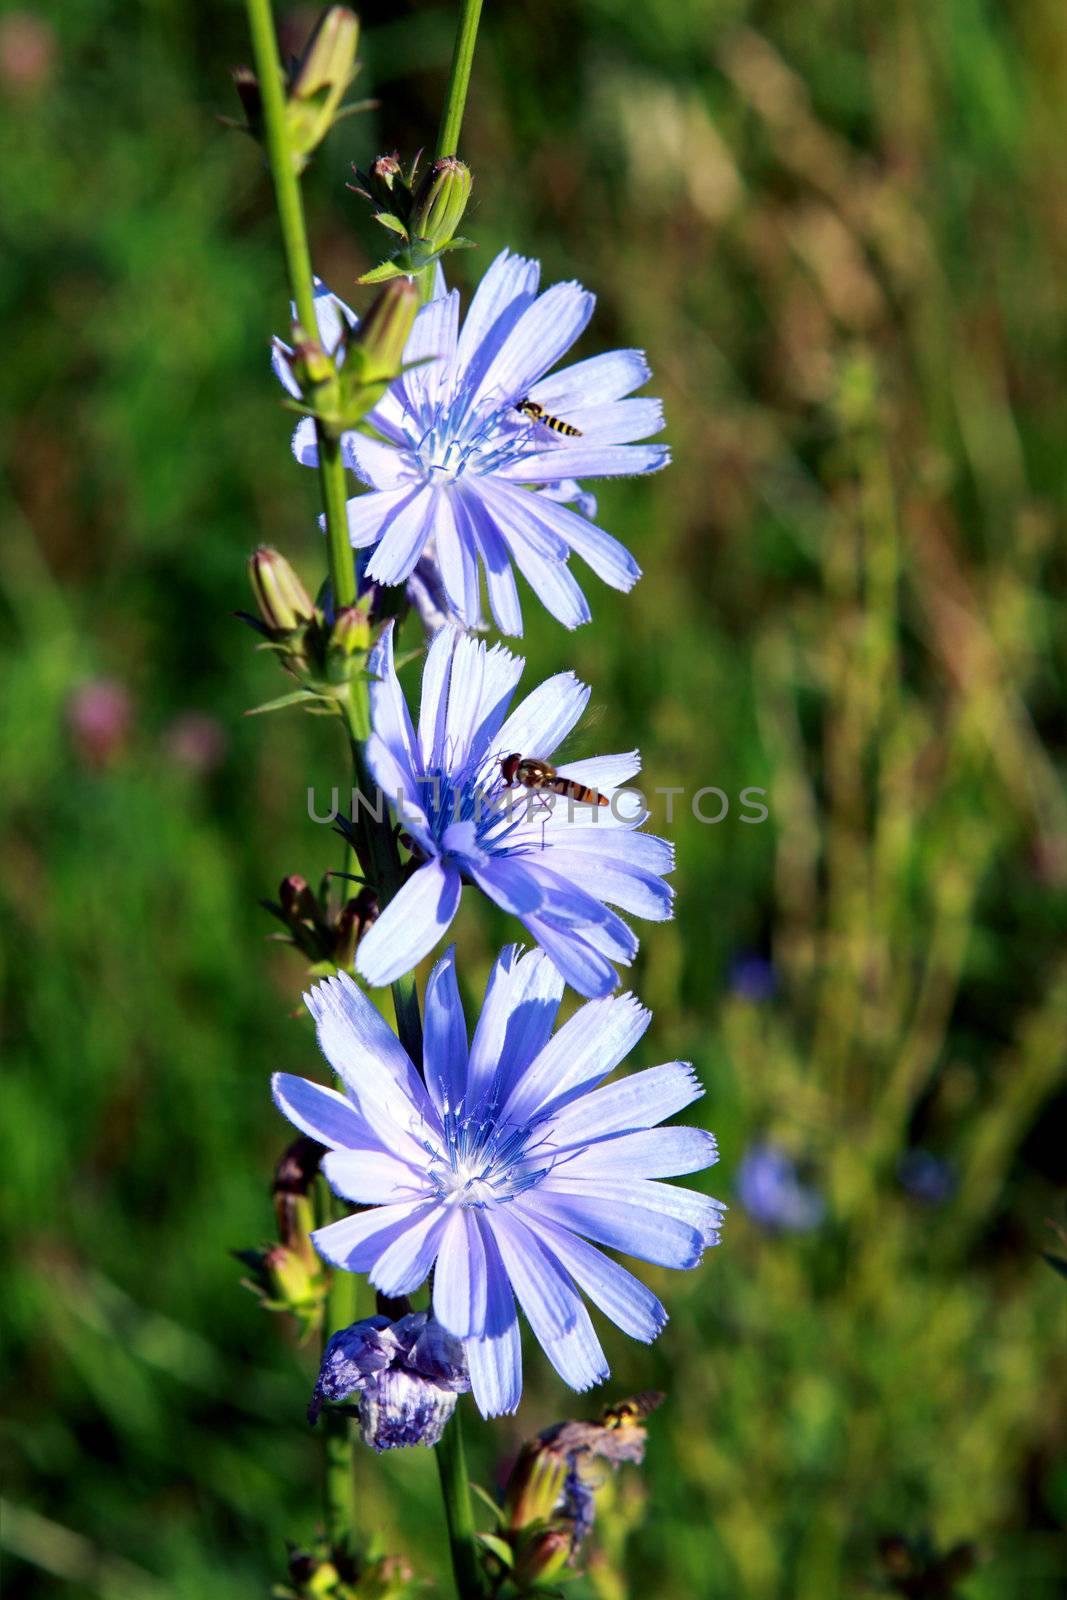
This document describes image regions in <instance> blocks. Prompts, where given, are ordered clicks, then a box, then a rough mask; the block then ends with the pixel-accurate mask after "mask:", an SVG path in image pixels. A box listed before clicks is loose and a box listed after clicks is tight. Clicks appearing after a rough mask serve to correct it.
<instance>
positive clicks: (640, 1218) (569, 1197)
mask: <svg viewBox="0 0 1067 1600" xmlns="http://www.w3.org/2000/svg"><path fill="white" fill-rule="evenodd" d="M537 1208H538V1211H539V1213H540V1214H541V1215H542V1216H544V1217H547V1219H548V1220H549V1221H550V1222H558V1223H559V1225H560V1226H561V1227H563V1228H569V1229H570V1230H571V1231H572V1232H574V1233H582V1234H585V1236H586V1237H587V1238H589V1239H595V1240H596V1242H597V1243H598V1244H606V1245H607V1246H608V1247H609V1248H610V1249H612V1250H621V1251H622V1252H623V1253H624V1254H625V1255H631V1256H640V1257H641V1258H642V1260H644V1261H652V1262H655V1263H656V1265H657V1266H661V1267H679V1268H687V1267H695V1266H696V1264H697V1262H698V1261H699V1260H700V1258H701V1256H702V1255H703V1253H704V1239H703V1236H702V1235H701V1234H700V1233H699V1232H698V1231H697V1229H696V1228H693V1227H690V1226H689V1225H688V1224H687V1223H685V1222H681V1221H679V1219H678V1218H677V1217H672V1216H668V1215H666V1214H665V1213H663V1212H662V1211H649V1210H648V1208H647V1207H646V1206H644V1205H643V1204H640V1203H636V1202H632V1201H623V1200H616V1199H610V1200H609V1199H605V1198H604V1197H603V1196H601V1195H598V1194H597V1193H596V1192H595V1190H590V1192H589V1194H584V1193H583V1194H572V1193H570V1192H569V1191H568V1192H565V1193H561V1194H557V1193H555V1192H554V1189H553V1187H552V1179H551V1178H546V1179H545V1180H544V1182H543V1183H541V1184H540V1186H539V1187H538V1190H537Z"/></svg>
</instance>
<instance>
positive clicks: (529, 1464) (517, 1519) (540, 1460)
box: [504, 1439, 567, 1532]
mask: <svg viewBox="0 0 1067 1600" xmlns="http://www.w3.org/2000/svg"><path fill="white" fill-rule="evenodd" d="M566 1478H567V1458H566V1456H564V1455H560V1454H559V1452H558V1451H555V1450H551V1449H549V1448H548V1446H547V1445H544V1444H542V1443H541V1441H540V1440H539V1439H535V1440H533V1441H532V1443H530V1444H525V1445H523V1447H522V1450H521V1452H520V1454H519V1459H518V1460H517V1461H516V1463H515V1465H514V1467H513V1468H512V1471H511V1477H510V1478H509V1479H508V1486H507V1489H506V1490H505V1491H504V1516H505V1519H506V1521H507V1526H508V1527H509V1528H511V1529H512V1530H513V1531H514V1532H518V1531H519V1530H520V1529H522V1528H526V1527H528V1526H529V1525H530V1524H531V1523H544V1522H547V1521H548V1519H549V1518H550V1517H551V1515H552V1512H553V1510H554V1509H555V1506H556V1502H557V1501H558V1500H559V1497H560V1495H561V1494H562V1493H563V1485H564V1483H565V1482H566Z"/></svg>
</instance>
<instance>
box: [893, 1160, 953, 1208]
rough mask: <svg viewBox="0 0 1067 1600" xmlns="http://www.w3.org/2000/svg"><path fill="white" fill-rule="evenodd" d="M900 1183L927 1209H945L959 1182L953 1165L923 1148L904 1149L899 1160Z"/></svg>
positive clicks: (898, 1176) (898, 1178) (898, 1173)
mask: <svg viewBox="0 0 1067 1600" xmlns="http://www.w3.org/2000/svg"><path fill="white" fill-rule="evenodd" d="M897 1180H898V1182H899V1183H900V1186H901V1188H902V1189H905V1190H906V1191H907V1192H908V1194H910V1195H911V1196H912V1197H913V1199H915V1200H919V1201H921V1203H922V1204H923V1205H926V1206H943V1205H944V1204H945V1201H946V1200H951V1198H952V1196H953V1195H954V1194H955V1192H956V1187H957V1184H958V1182H959V1179H958V1176H957V1173H956V1169H955V1167H953V1165H952V1163H951V1162H949V1161H943V1160H942V1159H941V1157H940V1156H935V1155H934V1153H933V1151H932V1150H924V1149H922V1148H921V1147H920V1146H916V1147H915V1148H914V1149H912V1150H905V1152H904V1154H903V1155H902V1156H901V1157H900V1160H899V1161H898V1162H897Z"/></svg>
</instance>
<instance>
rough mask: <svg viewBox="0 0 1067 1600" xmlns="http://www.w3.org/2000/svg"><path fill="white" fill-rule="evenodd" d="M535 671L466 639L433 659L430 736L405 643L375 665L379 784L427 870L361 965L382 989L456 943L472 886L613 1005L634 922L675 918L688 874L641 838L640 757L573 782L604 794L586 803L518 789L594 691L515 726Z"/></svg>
mask: <svg viewBox="0 0 1067 1600" xmlns="http://www.w3.org/2000/svg"><path fill="white" fill-rule="evenodd" d="M523 665H524V663H523V661H522V660H521V659H520V658H518V657H515V656H513V655H511V654H510V653H509V652H508V651H507V650H505V649H504V648H503V647H502V646H500V645H496V646H494V648H493V649H491V650H490V649H487V648H486V647H485V645H484V644H482V643H481V642H480V641H478V640H476V639H471V638H468V637H467V636H466V635H465V634H462V633H459V632H458V631H457V630H456V629H454V628H445V629H442V630H441V632H440V633H438V634H437V636H436V638H435V639H434V641H433V643H432V644H431V646H430V649H429V653H428V654H427V657H426V665H425V668H424V671H423V678H422V704H421V707H420V713H419V726H418V732H417V733H416V732H415V730H414V729H413V727H412V724H411V719H410V717H409V715H408V710H407V705H406V703H405V700H404V696H403V692H402V690H401V688H400V684H399V681H398V679H397V676H396V669H395V666H394V664H393V641H392V632H391V630H389V629H387V630H386V632H385V633H384V634H383V636H382V638H381V640H380V642H379V644H378V646H377V647H376V649H375V652H374V654H373V656H372V658H371V662H370V672H371V675H372V679H373V680H374V681H372V684H371V691H370V695H371V719H372V723H373V732H372V734H371V738H370V741H369V743H368V745H367V758H368V761H369V763H370V767H371V771H372V772H373V774H374V777H375V779H376V780H377V783H378V784H379V786H380V789H381V791H382V792H383V794H385V795H387V796H388V797H389V799H390V800H391V801H392V802H393V803H394V804H395V803H396V799H397V796H398V795H400V796H401V797H402V799H403V815H402V816H401V817H400V819H399V820H400V822H401V826H402V827H403V828H404V829H405V831H406V832H407V834H408V836H409V837H410V838H411V839H412V840H413V841H414V846H415V850H416V854H417V857H418V860H419V865H418V867H417V870H416V871H415V872H414V873H413V874H412V876H411V877H410V878H409V879H408V881H407V882H406V883H405V884H404V886H403V888H402V889H401V890H400V892H399V894H397V895H396V896H395V898H394V899H393V900H391V901H390V902H389V904H388V905H387V906H386V907H385V908H384V910H383V911H382V913H381V915H380V916H379V918H378V921H377V922H376V923H375V925H374V927H373V928H371V929H370V931H369V932H368V933H367V934H365V935H364V937H363V939H362V940H361V941H360V944H359V948H358V951H357V967H358V970H359V972H360V974H361V975H362V976H363V977H364V978H366V980H367V982H368V983H371V984H374V985H375V986H378V985H381V984H386V983H392V982H393V981H394V979H396V978H398V977H399V976H400V975H401V974H402V973H405V972H409V971H410V970H411V968H412V967H414V966H415V965H416V963H417V962H419V961H420V960H421V959H422V957H423V956H425V955H427V954H428V953H429V952H430V951H431V950H432V949H433V947H434V946H435V945H436V944H437V943H438V942H439V940H440V939H441V938H442V937H443V935H444V934H445V933H446V932H447V930H448V927H449V925H450V923H451V922H452V919H453V917H454V916H455V914H456V910H457V908H458V906H459V898H460V890H461V888H462V886H463V884H464V883H468V884H474V885H476V886H477V887H478V888H479V889H481V891H482V892H483V894H486V895H488V897H489V898H490V899H491V900H493V901H495V902H496V904H497V905H499V906H501V907H502V908H503V909H504V910H505V911H509V912H511V913H512V914H513V915H514V916H517V917H518V918H519V920H520V921H521V922H522V924H523V926H524V927H526V928H527V929H528V930H529V932H530V933H531V934H532V935H533V937H534V938H535V939H536V940H537V942H538V944H540V945H541V946H542V947H543V949H545V950H546V951H547V952H548V954H549V955H550V956H551V958H552V960H553V961H554V962H555V964H556V967H557V968H558V970H559V971H560V972H561V973H562V974H563V976H564V977H565V978H566V980H567V982H568V983H569V984H570V985H571V986H572V988H575V989H577V990H578V992H579V994H584V995H599V994H606V993H608V992H609V991H610V990H611V989H613V988H614V987H615V985H616V984H617V983H618V981H619V980H618V973H617V972H616V970H615V967H614V965H613V963H614V962H621V963H622V964H623V965H629V963H630V961H631V960H632V959H633V957H634V955H635V953H636V951H637V943H638V941H637V937H636V935H635V934H634V933H633V931H632V929H631V928H630V927H629V926H628V925H627V924H626V923H625V922H624V921H623V920H622V918H621V917H620V916H619V915H618V914H617V913H616V912H615V911H614V910H611V909H610V906H618V907H619V908H620V909H621V910H623V911H627V912H630V913H632V914H633V915H636V916H641V917H647V918H649V919H651V920H652V921H657V922H659V921H663V920H664V919H666V918H668V917H669V916H670V915H671V889H670V886H669V885H668V884H667V883H665V882H664V877H663V875H664V874H665V873H667V872H670V871H671V869H672V867H673V865H674V855H673V851H672V849H671V846H670V845H669V844H668V843H667V842H666V840H664V839H658V838H656V837H655V836H654V835H652V834H647V833H638V832H636V831H635V830H636V829H637V828H639V827H640V825H641V823H642V822H644V821H645V819H646V817H647V812H645V811H644V810H643V809H641V806H640V800H639V797H638V796H637V795H635V794H633V793H628V792H627V791H626V790H625V789H623V790H621V791H620V792H619V793H618V794H616V791H617V790H619V787H620V785H623V784H625V783H626V781H627V780H628V779H630V778H632V777H633V775H634V773H635V772H636V771H637V770H638V768H639V766H640V758H639V756H638V755H637V752H636V751H629V752H627V753H625V754H622V755H611V756H596V757H593V758H591V759H589V760H585V761H575V762H571V763H569V764H566V765H564V766H560V767H559V768H558V769H557V770H558V772H559V774H560V775H561V776H562V777H564V778H571V779H574V780H576V781H577V782H578V783H580V784H583V785H587V786H589V787H590V788H594V789H596V790H597V791H598V792H600V793H602V794H603V795H604V796H605V798H606V799H608V800H609V801H610V802H611V803H610V804H608V805H603V806H601V805H589V804H577V803H572V802H569V801H568V800H565V799H560V797H559V796H557V795H555V794H551V793H549V794H542V793H541V792H540V791H526V790H525V789H522V788H515V787H513V786H509V785H508V784H507V783H506V782H505V779H504V775H503V772H502V770H501V760H502V758H503V757H505V756H507V755H509V754H512V753H515V752H518V753H520V754H521V755H523V756H527V757H536V758H537V759H538V760H541V761H546V760H549V759H550V758H551V756H552V753H553V751H554V750H555V748H556V746H557V745H558V744H559V743H560V741H561V740H562V739H564V738H565V737H566V736H567V734H568V733H569V732H570V730H571V729H572V728H573V727H574V726H575V724H576V723H577V721H578V719H579V717H580V716H581V715H582V712H583V711H584V710H585V706H586V703H587V701H588V699H589V690H588V689H587V688H586V687H585V685H584V684H582V683H579V682H578V680H577V678H575V676H574V674H573V673H570V672H561V673H558V674H557V675H556V676H555V677H554V678H549V679H547V680H546V682H544V683H542V684H541V685H540V687H539V688H537V689H535V690H534V691H533V693H532V694H529V695H527V697H526V698H525V699H524V700H522V701H521V702H520V704H519V705H518V706H517V707H516V708H515V710H514V711H512V712H511V714H510V716H509V715H508V707H509V705H510V702H511V698H512V695H513V694H514V692H515V688H516V685H517V684H518V681H519V677H520V675H521V673H522V669H523Z"/></svg>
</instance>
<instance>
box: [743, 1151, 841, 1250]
mask: <svg viewBox="0 0 1067 1600" xmlns="http://www.w3.org/2000/svg"><path fill="white" fill-rule="evenodd" d="M736 1189H737V1197H738V1199H739V1200H740V1202H741V1204H742V1206H743V1207H744V1209H745V1210H746V1211H747V1212H748V1214H749V1216H750V1217H751V1218H752V1220H753V1222H758V1223H759V1224H760V1226H761V1227H764V1228H768V1229H771V1230H772V1231H776V1230H780V1231H782V1232H786V1233H807V1232H810V1230H811V1229H812V1228H816V1227H818V1225H819V1223H820V1222H821V1221H822V1219H823V1216H824V1214H825V1211H826V1203H825V1201H824V1200H823V1197H822V1195H821V1194H819V1193H818V1192H817V1191H816V1190H815V1189H811V1188H809V1187H808V1186H807V1185H806V1184H804V1183H801V1181H800V1178H799V1176H798V1174H797V1168H796V1162H795V1161H793V1159H792V1157H791V1156H788V1155H787V1154H786V1152H785V1151H784V1150H782V1149H780V1148H779V1147H778V1146H777V1145H774V1144H770V1143H757V1144H753V1145H750V1146H749V1148H748V1149H747V1150H746V1151H745V1154H744V1156H743V1158H742V1160H741V1165H740V1166H739V1167H738V1169H737V1181H736Z"/></svg>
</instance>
